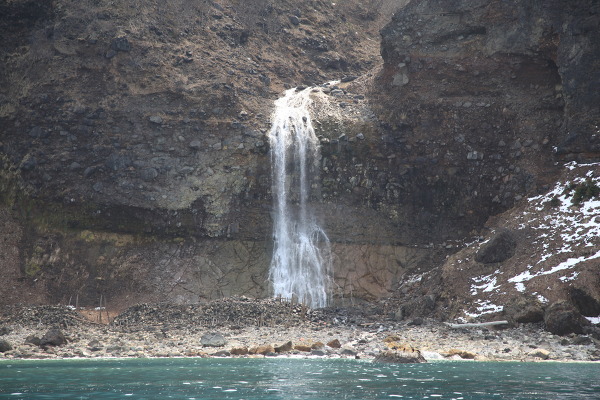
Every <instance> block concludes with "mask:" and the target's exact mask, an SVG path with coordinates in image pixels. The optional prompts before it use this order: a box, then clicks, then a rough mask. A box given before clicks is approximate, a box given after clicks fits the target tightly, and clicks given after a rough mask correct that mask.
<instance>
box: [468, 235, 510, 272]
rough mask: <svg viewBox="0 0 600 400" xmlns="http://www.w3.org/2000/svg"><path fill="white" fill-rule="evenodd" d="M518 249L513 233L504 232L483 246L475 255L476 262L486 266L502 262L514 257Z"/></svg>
mask: <svg viewBox="0 0 600 400" xmlns="http://www.w3.org/2000/svg"><path fill="white" fill-rule="evenodd" d="M516 248H517V241H516V240H515V238H514V235H513V233H512V232H510V231H508V230H504V231H502V232H499V233H498V234H497V235H496V236H494V237H493V238H492V239H490V241H489V242H488V243H486V244H484V245H483V246H481V248H480V249H479V251H478V252H477V254H476V255H475V260H476V261H477V262H480V263H484V264H492V263H498V262H502V261H505V260H508V259H509V258H511V257H512V256H514V255H515V249H516Z"/></svg>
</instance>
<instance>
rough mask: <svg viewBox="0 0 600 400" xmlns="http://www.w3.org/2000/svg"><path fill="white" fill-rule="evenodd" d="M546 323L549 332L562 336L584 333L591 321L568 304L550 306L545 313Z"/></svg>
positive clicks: (560, 303) (561, 303) (559, 303)
mask: <svg viewBox="0 0 600 400" xmlns="http://www.w3.org/2000/svg"><path fill="white" fill-rule="evenodd" d="M544 323H545V324H546V330H547V331H549V332H552V333H554V334H555V335H561V336H563V335H568V334H569V333H583V331H584V327H585V326H588V325H590V323H589V321H588V320H586V319H585V318H584V317H583V316H582V315H581V314H580V313H579V311H578V310H577V309H576V308H575V307H574V306H573V305H571V304H569V303H567V302H558V303H554V304H552V305H550V306H549V307H548V308H547V309H546V312H545V313H544Z"/></svg>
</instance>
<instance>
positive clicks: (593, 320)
mask: <svg viewBox="0 0 600 400" xmlns="http://www.w3.org/2000/svg"><path fill="white" fill-rule="evenodd" d="M585 319H587V320H588V321H590V322H591V323H592V324H594V325H598V324H600V315H599V316H597V317H585Z"/></svg>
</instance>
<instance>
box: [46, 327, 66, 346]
mask: <svg viewBox="0 0 600 400" xmlns="http://www.w3.org/2000/svg"><path fill="white" fill-rule="evenodd" d="M66 343H67V339H66V338H65V335H64V334H63V332H62V331H61V330H60V329H50V330H48V332H46V333H45V334H44V336H42V338H41V339H40V346H62V345H63V344H66Z"/></svg>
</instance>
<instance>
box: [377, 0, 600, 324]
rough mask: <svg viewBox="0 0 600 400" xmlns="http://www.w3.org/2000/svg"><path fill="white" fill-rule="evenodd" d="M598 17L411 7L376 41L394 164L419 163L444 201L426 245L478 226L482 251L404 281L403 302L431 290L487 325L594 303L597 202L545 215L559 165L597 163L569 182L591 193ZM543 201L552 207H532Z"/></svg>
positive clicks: (492, 5) (500, 7) (518, 6)
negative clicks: (488, 318)
mask: <svg viewBox="0 0 600 400" xmlns="http://www.w3.org/2000/svg"><path fill="white" fill-rule="evenodd" d="M599 11H600V9H599V8H598V4H597V3H595V2H590V1H576V2H567V3H565V2H535V1H534V2H505V1H469V2H466V1H465V2H463V1H433V0H432V1H426V0H425V1H413V2H411V3H410V4H409V5H408V6H407V7H406V8H404V9H403V10H402V12H400V13H397V14H396V15H395V16H394V18H393V20H392V22H391V23H390V24H388V25H387V26H386V27H385V28H384V29H383V30H382V49H381V51H382V56H383V59H384V61H385V64H384V67H383V69H382V71H381V73H380V75H379V81H378V85H376V86H375V88H376V89H375V90H374V93H373V95H372V96H373V101H374V103H376V106H374V109H375V110H376V113H377V115H378V116H379V117H380V119H382V120H385V121H386V122H388V123H389V124H391V129H389V130H388V134H389V135H390V136H391V137H392V142H393V143H394V145H395V146H397V148H398V149H399V150H397V151H395V153H396V154H398V153H399V152H402V151H404V154H405V156H404V157H403V158H404V161H405V162H410V163H412V164H413V165H415V164H416V163H415V161H416V160H417V157H424V158H425V159H426V160H427V161H428V163H429V165H428V167H427V168H426V169H425V168H423V170H424V171H423V174H425V178H426V179H423V182H430V181H434V182H436V183H437V185H439V187H442V188H444V190H445V192H446V193H447V194H446V195H442V196H439V198H438V199H436V198H435V197H433V199H432V201H430V202H428V203H427V204H426V205H424V206H423V208H422V212H426V213H429V214H430V215H432V216H434V220H432V222H433V224H432V225H430V226H435V227H436V229H437V232H432V237H435V235H436V233H439V232H440V231H441V232H445V231H446V230H447V229H450V230H453V231H454V232H460V233H461V234H462V235H464V237H466V236H467V235H466V233H467V232H468V229H469V228H475V229H476V231H478V232H479V235H481V237H480V239H479V240H481V241H483V243H486V244H481V243H478V242H477V240H475V241H474V242H473V243H472V244H471V245H469V246H468V247H467V249H465V250H463V251H460V252H458V253H456V254H455V255H453V256H451V257H450V258H448V260H447V261H446V262H445V263H444V267H443V269H442V270H439V271H438V270H434V271H432V272H431V273H430V274H428V275H415V276H413V278H412V282H411V280H410V279H407V280H406V281H405V282H404V283H402V288H401V292H402V293H403V294H404V296H405V297H404V298H405V301H407V302H408V304H410V301H411V300H412V299H414V298H415V296H416V295H419V294H420V293H423V292H425V293H427V294H428V296H431V297H428V298H426V299H434V300H435V299H437V300H438V303H437V307H438V311H439V315H442V316H458V315H463V316H465V314H463V312H464V311H467V312H468V313H469V314H468V315H482V314H495V313H497V312H499V311H502V310H503V308H504V306H506V305H507V304H509V303H510V302H511V301H512V300H514V299H517V298H519V297H528V296H530V297H532V298H535V297H536V296H537V297H538V299H541V300H542V302H541V303H540V304H542V303H546V304H549V303H553V302H557V301H563V300H566V301H568V302H571V303H572V302H573V301H574V300H573V295H572V294H569V293H571V292H577V293H584V294H585V296H583V297H586V298H588V299H589V300H590V304H595V302H597V299H599V298H600V292H598V289H597V285H595V283H593V282H595V281H596V276H597V271H598V269H597V268H598V260H597V254H596V252H597V251H598V246H599V244H598V243H597V241H596V240H595V239H594V240H592V241H589V240H588V239H586V237H587V236H586V235H587V234H588V233H589V232H592V236H593V235H594V233H593V232H595V230H596V227H595V225H594V222H593V218H592V221H591V222H590V221H588V222H589V224H588V225H585V224H586V223H587V222H585V221H587V219H586V218H587V217H586V212H587V211H585V210H587V208H590V209H591V210H593V211H590V212H591V213H592V214H596V215H597V213H598V212H599V211H600V210H598V204H597V203H594V202H593V201H592V200H589V201H590V203H587V205H583V204H582V205H581V208H580V206H574V205H572V204H574V203H571V200H570V199H567V198H563V200H562V204H563V205H564V206H563V207H565V209H564V210H562V211H558V210H557V209H554V210H553V209H552V207H551V206H549V205H548V202H550V199H551V198H552V196H560V195H561V193H562V190H559V189H560V188H559V187H563V188H564V187H565V186H568V185H567V184H566V183H563V184H562V186H561V185H560V184H557V186H555V181H556V180H558V177H559V176H560V175H559V172H560V173H562V171H563V163H564V162H566V161H577V162H580V163H582V162H583V163H586V162H587V163H589V162H592V164H590V165H589V166H588V167H587V168H590V170H584V169H577V168H575V170H576V171H579V172H571V175H569V176H568V177H566V176H564V175H563V176H562V178H561V179H562V181H563V182H565V181H567V182H568V181H569V180H570V181H571V183H572V184H573V185H576V184H575V183H573V182H579V184H581V182H583V181H584V180H586V179H589V180H590V185H591V186H596V185H597V178H598V173H599V172H598V165H597V164H593V162H594V161H598V159H599V158H600V142H599V140H600V136H599V135H598V128H597V127H598V123H599V121H600V119H599V111H600V110H599V109H598V107H597V104H600V102H599V101H600V97H599V96H600V94H599V92H598V90H597V84H598V78H599V77H600V72H599V70H598V68H597V59H598V54H599V50H600V49H599V47H598V43H599V39H600V37H599V31H598V29H597V28H598V25H599V21H600V15H599ZM595 60H596V61H595ZM592 88H596V89H592ZM390 104H393V105H394V107H390V106H389V105H390ZM409 146H410V151H407V148H408V147H409ZM555 187H556V188H558V189H555ZM410 191H412V192H418V191H419V189H418V188H414V187H413V188H411V189H410ZM425 191H427V190H425ZM431 192H432V193H433V194H435V193H437V192H438V190H436V189H431ZM538 193H539V194H544V195H545V197H543V198H544V199H546V200H545V201H541V200H539V199H540V197H537V198H534V197H532V198H531V199H529V200H526V198H527V197H528V196H533V195H534V194H538ZM555 202H560V200H558V198H557V199H556V200H555ZM532 204H535V205H536V206H535V207H533V205H532ZM513 206H516V208H515V209H514V210H512V211H509V212H507V213H504V214H500V216H498V217H497V218H493V219H490V220H489V221H488V222H487V224H486V225H485V226H484V229H482V230H478V229H479V228H480V227H482V225H483V222H485V220H486V219H488V218H489V217H490V216H492V215H496V214H498V213H499V212H502V211H503V210H507V209H511V208H512V207H513ZM555 207H557V206H556V205H555ZM564 213H567V214H569V213H571V214H569V216H566V217H565V214H564ZM457 217H460V218H457ZM435 219H437V220H438V221H439V222H438V221H435ZM447 221H452V222H453V224H452V226H451V227H448V226H446V225H445V222H447ZM516 221H519V222H518V223H517V222H516ZM541 221H544V222H543V223H542V222H541ZM560 221H563V222H560ZM565 221H571V222H570V223H567V222H565ZM561 223H565V224H566V225H565V226H563V228H561V229H556V227H557V226H558V225H560V224H561ZM579 223H582V224H583V225H585V226H586V227H585V228H581V227H579V225H578V224H579ZM577 227H579V228H577ZM570 231H573V232H576V233H573V235H569V234H568V233H567V232H570ZM473 233H475V232H473ZM565 235H566V236H569V238H570V239H569V240H572V241H570V242H569V240H567V239H566V238H565ZM473 238H474V239H477V235H474V236H473ZM567 242H569V243H567ZM521 278H523V280H522V281H520V280H519V279H521ZM415 281H416V283H415ZM428 281H430V282H428ZM524 282H527V283H526V284H524ZM516 283H520V285H515V284H516ZM575 297H576V296H575ZM594 299H595V300H594ZM434 300H431V301H430V304H429V305H428V306H426V307H425V309H428V310H429V312H433V308H434V303H435V301H434ZM425 303H426V302H425V300H423V301H421V302H420V303H419V307H421V309H420V311H421V312H423V309H422V307H423V304H425ZM427 307H429V308H427ZM539 307H541V305H540V306H539ZM417 308H418V307H417ZM509 308H510V307H508V308H507V310H509ZM514 308H515V307H513V311H514ZM583 308H585V307H583ZM592 308H593V307H592ZM409 309H410V307H409ZM581 309H582V308H581V307H580V310H581ZM409 311H410V310H409ZM511 317H512V315H511Z"/></svg>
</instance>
